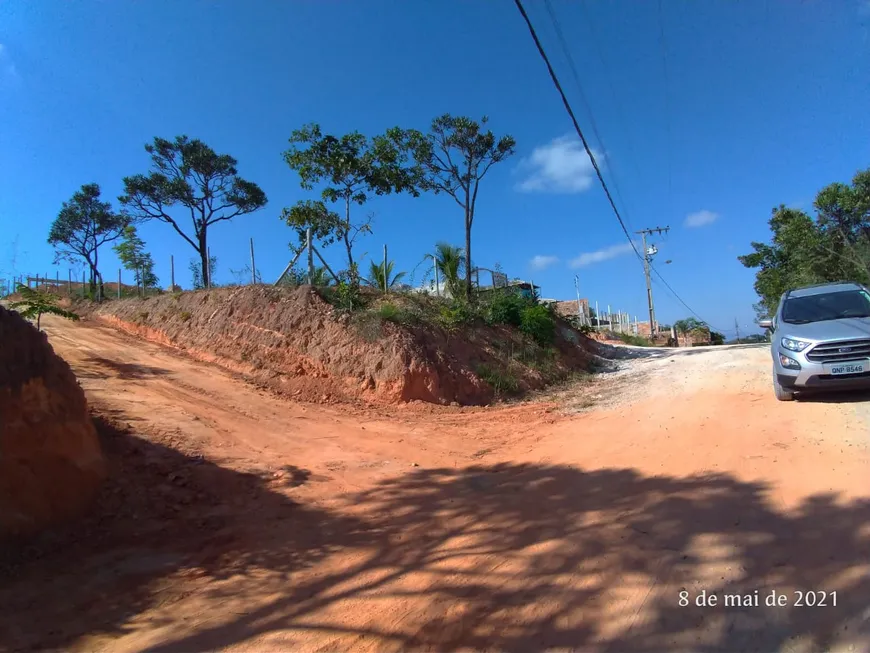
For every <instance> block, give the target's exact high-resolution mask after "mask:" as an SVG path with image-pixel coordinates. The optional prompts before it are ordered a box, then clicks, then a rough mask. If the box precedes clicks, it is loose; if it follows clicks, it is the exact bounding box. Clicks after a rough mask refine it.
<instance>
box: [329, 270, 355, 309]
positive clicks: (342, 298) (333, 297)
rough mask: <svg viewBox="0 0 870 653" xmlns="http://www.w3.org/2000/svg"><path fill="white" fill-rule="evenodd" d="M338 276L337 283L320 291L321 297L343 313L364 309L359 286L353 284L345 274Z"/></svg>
mask: <svg viewBox="0 0 870 653" xmlns="http://www.w3.org/2000/svg"><path fill="white" fill-rule="evenodd" d="M339 276H340V277H341V278H340V279H339V281H338V283H336V284H335V285H333V286H327V287H325V288H322V289H321V296H322V297H323V298H324V299H325V300H326V301H327V302H329V303H330V304H332V305H333V306H334V307H335V308H337V309H339V310H340V311H341V312H343V313H351V312H353V311H357V310H360V309H362V308H365V298H364V297H363V296H362V293H360V289H359V284H355V283H353V282H352V280H351V279H350V278H349V276H348V275H346V274H345V275H339Z"/></svg>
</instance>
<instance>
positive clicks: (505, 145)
mask: <svg viewBox="0 0 870 653" xmlns="http://www.w3.org/2000/svg"><path fill="white" fill-rule="evenodd" d="M487 122H488V119H487V117H486V116H484V117H483V118H481V119H480V122H478V121H476V120H472V119H471V118H467V117H465V116H451V115H450V114H444V115H443V116H439V117H438V118H435V119H434V120H433V121H432V126H431V128H430V130H429V133H428V134H425V135H424V134H421V133H420V132H415V131H410V132H408V133H406V135H405V140H404V142H405V143H406V144H407V146H408V147H409V148H410V150H411V151H412V152H413V154H414V159H415V160H416V163H417V165H418V166H420V167H421V168H422V170H423V172H424V176H423V178H422V180H421V182H420V187H421V189H423V190H431V191H434V192H435V193H446V194H447V195H449V196H450V197H452V198H453V200H454V201H455V202H456V203H457V204H458V205H459V206H460V207H462V211H463V213H464V215H465V269H466V275H465V296H466V298H467V299H469V300H470V299H471V289H472V284H471V269H472V268H471V227H472V225H473V224H474V210H475V207H476V205H477V193H478V190H479V188H480V181H481V180H482V179H483V178H484V176H485V175H486V173H487V172H489V169H490V168H491V167H492V166H493V165H495V164H496V163H499V162H501V161H504V160H505V159H506V158H508V157H509V156H511V155H512V154H513V153H514V151H515V150H514V148H515V146H516V141H515V140H514V138H513V136H510V135H506V136H502V137H500V138H497V137H496V136H495V134H493V133H492V132H491V131H489V130H486V131H484V127H485V126H486V123H487Z"/></svg>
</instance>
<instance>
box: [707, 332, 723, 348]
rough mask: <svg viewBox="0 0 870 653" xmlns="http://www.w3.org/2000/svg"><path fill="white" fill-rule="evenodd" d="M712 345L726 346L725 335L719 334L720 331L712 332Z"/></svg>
mask: <svg viewBox="0 0 870 653" xmlns="http://www.w3.org/2000/svg"><path fill="white" fill-rule="evenodd" d="M710 344H711V345H724V344H725V334H723V333H719V332H718V331H711V332H710Z"/></svg>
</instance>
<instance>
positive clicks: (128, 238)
mask: <svg viewBox="0 0 870 653" xmlns="http://www.w3.org/2000/svg"><path fill="white" fill-rule="evenodd" d="M112 249H114V250H115V254H117V255H118V260H119V261H121V265H123V266H124V269H126V270H130V271H131V272H132V273H133V277H134V278H135V279H136V285H137V286H138V285H139V284H142V290H143V291H144V290H145V288H154V287H155V286H157V285H158V283H159V281H158V279H157V275H155V274H154V260H153V259H152V258H151V254H150V253H149V252H146V251H145V241H144V240H142V239H141V238H140V237H139V232H138V231H137V230H136V227H135V226H134V225H127V226H126V227H125V228H124V231H123V235H122V237H121V242H119V243H117V244H116V245H115V246H114V247H113V248H112Z"/></svg>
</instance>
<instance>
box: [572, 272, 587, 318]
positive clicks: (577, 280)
mask: <svg viewBox="0 0 870 653" xmlns="http://www.w3.org/2000/svg"><path fill="white" fill-rule="evenodd" d="M574 290H576V291H577V315H578V316H579V317H580V324H586V316H585V315H584V314H583V307H582V306H581V305H580V275H578V274H575V275H574Z"/></svg>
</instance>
